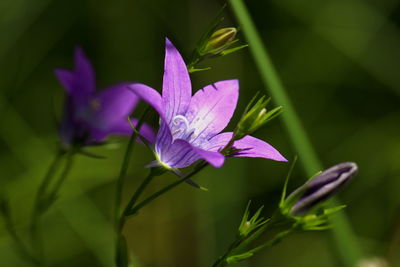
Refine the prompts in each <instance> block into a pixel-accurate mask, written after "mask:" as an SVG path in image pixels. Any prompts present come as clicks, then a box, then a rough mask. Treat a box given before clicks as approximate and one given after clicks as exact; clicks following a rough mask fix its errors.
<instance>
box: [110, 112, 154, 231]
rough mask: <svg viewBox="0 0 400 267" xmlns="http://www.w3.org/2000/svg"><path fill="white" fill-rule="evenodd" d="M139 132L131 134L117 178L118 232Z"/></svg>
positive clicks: (141, 121)
mask: <svg viewBox="0 0 400 267" xmlns="http://www.w3.org/2000/svg"><path fill="white" fill-rule="evenodd" d="M149 110H150V107H149V106H148V107H147V108H146V109H145V111H144V112H143V114H142V116H141V117H140V119H139V121H138V124H137V125H136V128H137V130H138V131H140V128H141V127H142V125H143V123H144V119H145V117H146V115H147V113H148V112H149ZM138 131H133V133H132V134H131V137H130V138H129V141H128V145H127V146H126V150H125V155H124V159H123V161H122V165H121V169H120V172H119V175H118V178H117V186H116V193H115V218H114V219H115V227H116V231H117V232H119V222H120V216H121V211H120V206H121V202H122V190H123V187H124V183H125V178H126V174H127V173H128V168H129V163H130V161H131V159H132V152H133V147H134V144H135V140H136V138H137V137H138Z"/></svg>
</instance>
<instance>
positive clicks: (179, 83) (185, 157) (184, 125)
mask: <svg viewBox="0 0 400 267" xmlns="http://www.w3.org/2000/svg"><path fill="white" fill-rule="evenodd" d="M129 87H130V89H131V90H132V91H133V92H134V93H135V94H136V95H137V96H139V97H140V98H141V99H143V100H144V101H145V102H147V103H149V104H150V105H151V106H152V107H153V108H154V109H155V110H156V111H157V112H158V114H159V115H160V117H161V121H160V128H159V131H158V134H157V138H156V142H155V153H156V159H157V160H156V162H153V163H152V164H150V166H154V167H155V166H162V167H164V168H167V169H176V168H183V167H187V166H189V165H191V164H192V163H194V162H195V161H197V160H199V159H204V160H205V161H207V162H208V163H209V164H211V165H212V166H214V167H216V168H219V167H221V166H222V165H223V163H224V159H225V157H224V155H223V154H221V153H220V151H221V149H223V148H224V147H225V146H226V145H227V144H228V142H229V141H230V140H231V138H232V136H233V133H232V132H225V133H220V132H221V131H222V130H223V129H224V128H225V127H226V126H227V124H228V123H229V121H230V119H231V117H232V115H233V112H234V110H235V109H236V104H237V101H238V96H239V83H238V80H225V81H219V82H216V83H213V84H211V85H208V86H206V87H204V88H203V89H201V90H199V91H197V92H196V93H195V94H194V95H193V96H192V88H191V81H190V78H189V73H188V70H187V67H186V64H185V62H184V61H183V58H182V56H181V55H180V54H179V52H178V50H177V49H176V48H175V47H174V45H173V44H172V43H171V42H170V41H169V40H168V39H166V52H165V62H164V77H163V89H162V96H161V95H160V94H159V93H158V92H157V91H156V90H154V89H153V88H150V87H148V86H146V85H144V84H139V83H136V84H132V85H130V86H129ZM233 148H234V149H237V150H238V151H237V152H236V153H235V154H233V155H232V156H234V157H261V158H267V159H272V160H277V161H286V159H285V158H284V157H283V156H282V155H281V154H280V153H279V152H278V151H277V150H276V149H275V148H273V147H272V146H271V145H269V144H267V143H266V142H264V141H262V140H260V139H257V138H255V137H252V136H245V137H243V138H242V139H240V140H237V141H235V142H234V144H233Z"/></svg>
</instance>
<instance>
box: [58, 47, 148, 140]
mask: <svg viewBox="0 0 400 267" xmlns="http://www.w3.org/2000/svg"><path fill="white" fill-rule="evenodd" d="M55 75H56V76H57V78H58V80H59V82H60V83H61V85H62V86H63V87H64V89H65V92H66V94H67V97H66V101H65V107H64V112H63V117H62V121H61V125H60V136H61V139H62V141H63V143H64V145H66V146H71V145H81V146H82V145H92V144H97V143H101V142H103V141H104V140H105V139H106V137H107V136H109V135H113V134H115V135H129V134H131V133H132V128H131V126H130V124H129V122H128V116H129V115H130V114H131V112H132V111H133V109H134V108H135V106H136V104H137V103H138V101H139V99H138V97H137V96H135V95H133V94H132V93H131V92H130V91H129V90H128V89H127V85H128V84H129V83H120V84H116V85H112V86H110V87H108V88H107V89H105V90H103V91H101V92H96V83H95V73H94V70H93V67H92V65H91V63H90V61H89V60H88V58H87V57H86V55H85V54H84V52H83V50H82V49H81V48H77V49H76V50H75V68H74V70H66V69H56V70H55ZM132 122H133V123H137V119H133V120H132ZM141 134H142V135H144V136H145V137H146V138H147V139H149V140H150V141H154V139H155V136H154V134H153V132H152V130H151V128H150V127H149V126H148V125H143V126H142V128H141Z"/></svg>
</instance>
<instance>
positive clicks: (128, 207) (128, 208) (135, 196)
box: [120, 171, 155, 229]
mask: <svg viewBox="0 0 400 267" xmlns="http://www.w3.org/2000/svg"><path fill="white" fill-rule="evenodd" d="M154 177H155V174H154V172H153V171H150V173H149V175H147V177H146V178H145V179H144V180H143V182H142V183H141V184H140V186H139V187H138V189H137V190H136V192H135V193H134V194H133V196H132V198H131V199H130V200H129V202H128V204H127V205H126V207H125V209H124V212H123V213H122V215H121V220H120V229H122V228H123V226H124V222H125V217H126V216H128V215H129V213H130V211H131V209H132V207H133V206H134V205H135V204H136V201H137V200H138V199H139V197H140V196H141V195H142V193H143V192H144V190H145V189H146V187H147V186H148V185H149V184H150V182H151V181H152V180H153V178H154Z"/></svg>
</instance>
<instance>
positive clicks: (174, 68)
mask: <svg viewBox="0 0 400 267" xmlns="http://www.w3.org/2000/svg"><path fill="white" fill-rule="evenodd" d="M165 46H166V47H165V62H164V78H163V90H162V98H163V109H164V111H165V117H166V119H167V120H166V121H167V123H168V124H169V123H170V122H171V120H172V118H173V117H174V116H176V115H183V114H185V113H186V110H187V108H188V106H189V104H190V98H191V95H192V87H191V83H190V78H189V73H188V71H187V68H186V64H185V62H184V61H183V58H182V56H181V55H180V54H179V52H178V50H177V49H176V48H175V47H174V45H173V44H172V43H171V42H170V41H169V40H168V39H166V43H165Z"/></svg>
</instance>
